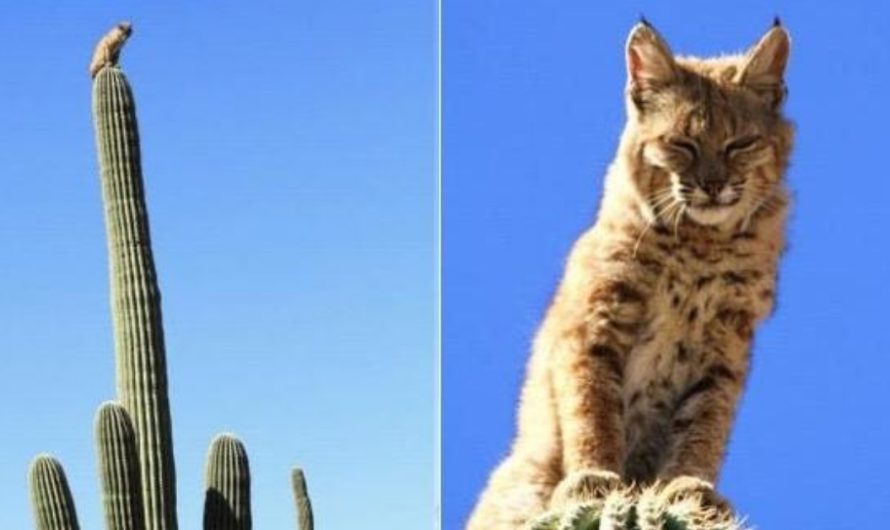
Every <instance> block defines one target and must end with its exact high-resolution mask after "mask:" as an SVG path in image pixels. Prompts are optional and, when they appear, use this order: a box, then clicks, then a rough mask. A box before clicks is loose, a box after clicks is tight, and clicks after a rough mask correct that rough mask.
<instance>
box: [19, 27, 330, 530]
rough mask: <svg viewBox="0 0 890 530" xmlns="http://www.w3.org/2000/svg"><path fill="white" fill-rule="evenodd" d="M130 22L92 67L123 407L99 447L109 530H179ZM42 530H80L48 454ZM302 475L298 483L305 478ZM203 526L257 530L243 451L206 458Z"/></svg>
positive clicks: (36, 477)
mask: <svg viewBox="0 0 890 530" xmlns="http://www.w3.org/2000/svg"><path fill="white" fill-rule="evenodd" d="M131 31H132V26H131V25H130V24H129V23H120V24H118V25H116V26H115V27H114V28H112V30H111V31H110V32H108V33H107V34H106V35H105V37H103V38H102V40H101V41H99V44H98V46H97V48H96V51H95V53H94V55H93V62H92V63H91V65H90V74H91V75H93V79H94V81H93V120H94V125H95V129H96V145H97V147H98V152H99V165H100V173H101V174H100V177H101V181H102V197H103V203H104V206H105V227H106V233H107V239H108V258H109V265H110V267H109V268H110V278H111V306H112V314H113V321H114V346H115V361H116V362H115V364H116V368H117V370H116V379H117V393H118V401H117V402H106V403H104V404H102V406H101V407H100V408H99V410H98V412H97V413H96V422H95V430H96V442H97V448H98V456H99V476H100V479H101V483H102V495H103V497H102V504H103V506H104V509H105V523H106V524H105V525H106V529H107V530H176V528H177V522H176V483H175V469H174V464H173V435H172V432H171V420H170V406H169V403H168V397H167V367H166V353H165V349H164V331H163V327H162V324H161V295H160V292H159V290H158V282H157V277H156V273H155V266H154V258H153V257H152V251H151V238H150V234H149V227H148V214H147V209H146V204H145V191H144V189H143V182H142V167H141V154H140V148H139V129H138V126H137V123H136V108H135V103H134V101H133V93H132V90H131V89H130V85H129V83H128V81H127V78H126V76H125V75H124V74H123V72H121V70H120V69H119V68H118V67H117V58H118V55H119V53H120V49H121V46H122V45H123V43H124V41H126V39H127V38H128V37H129V35H130V32H131ZM28 477H29V484H30V491H31V502H32V506H33V509H34V516H35V520H36V523H37V530H79V528H78V524H77V515H76V512H75V509H74V501H73V500H72V497H71V492H70V490H69V488H68V481H67V479H66V477H65V472H64V470H63V469H62V465H61V464H60V463H59V462H58V461H57V460H56V459H55V458H53V457H52V456H50V455H47V454H43V455H39V456H38V457H36V458H35V459H34V461H33V462H32V464H31V467H30V470H29V475H28ZM298 477H299V480H297V478H298ZM293 480H294V491H295V494H297V493H298V490H299V492H301V493H299V494H297V505H298V510H299V514H300V515H299V517H300V528H301V529H302V530H312V509H311V507H310V506H309V499H308V497H307V496H306V482H305V479H304V478H303V474H302V472H301V471H299V470H296V471H295V472H294V476H293ZM206 482H207V496H206V500H205V514H204V528H205V529H207V530H250V529H251V513H250V468H249V465H248V460H247V452H246V451H245V449H244V444H242V443H241V441H240V440H238V439H237V438H236V437H234V436H233V435H229V434H222V435H220V436H217V437H216V438H215V439H214V441H213V443H212V445H211V447H210V451H209V454H208V460H207V474H206Z"/></svg>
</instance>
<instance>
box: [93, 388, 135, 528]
mask: <svg viewBox="0 0 890 530" xmlns="http://www.w3.org/2000/svg"><path fill="white" fill-rule="evenodd" d="M96 443H97V447H98V453H99V478H100V481H101V483H102V505H103V507H104V509H105V528H106V530H144V529H145V512H144V508H143V506H142V485H141V483H140V481H139V455H138V453H137V451H136V433H135V432H134V430H133V423H132V421H131V420H130V415H129V414H128V413H127V410H126V409H125V408H124V407H123V406H121V405H120V404H118V403H115V402H106V403H103V404H102V406H100V407H99V411H98V412H97V413H96Z"/></svg>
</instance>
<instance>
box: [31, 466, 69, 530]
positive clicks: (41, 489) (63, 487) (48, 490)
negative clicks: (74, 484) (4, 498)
mask: <svg viewBox="0 0 890 530" xmlns="http://www.w3.org/2000/svg"><path fill="white" fill-rule="evenodd" d="M28 482H29V483H30V486H31V505H32V506H33V508H34V519H35V522H36V524H37V530H78V528H79V526H78V525H77V513H76V511H75V510H74V500H73V499H72V498H71V490H70V489H69V488H68V479H67V478H66V477H65V470H64V469H62V464H60V463H59V461H58V460H56V459H55V458H53V457H52V456H50V455H38V456H37V457H36V458H35V459H34V461H33V462H32V463H31V470H30V472H29V473H28Z"/></svg>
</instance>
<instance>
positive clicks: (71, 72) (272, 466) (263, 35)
mask: <svg viewBox="0 0 890 530" xmlns="http://www.w3.org/2000/svg"><path fill="white" fill-rule="evenodd" d="M123 18H130V19H132V20H133V21H134V24H135V33H134V36H133V38H132V39H131V41H130V43H129V44H128V45H127V48H126V50H125V51H124V54H123V59H122V64H123V66H124V68H125V70H126V72H127V74H128V76H129V78H130V81H131V82H132V84H133V87H134V91H135V95H136V98H137V103H138V114H139V119H140V125H141V135H142V140H143V155H144V172H145V177H146V189H147V193H148V200H149V213H150V217H151V223H152V226H151V228H152V235H153V242H154V250H155V258H156V262H157V266H158V272H159V276H160V282H161V290H162V293H163V296H164V298H163V309H164V318H165V325H166V338H167V355H168V357H167V360H168V365H169V376H170V391H171V395H170V399H171V407H172V413H173V420H174V445H175V455H176V466H177V475H178V477H177V478H178V481H177V482H178V497H179V520H180V527H182V528H199V527H200V521H201V506H202V502H203V499H202V475H203V466H204V457H205V452H206V450H207V447H208V445H209V443H210V440H211V439H212V437H213V436H214V434H216V433H217V432H220V431H233V432H235V433H236V434H238V435H239V436H240V437H241V438H242V439H243V440H244V442H245V444H246V446H247V450H248V453H249V456H250V462H251V467H252V472H253V473H252V474H253V514H254V522H255V524H256V527H257V528H292V527H294V524H295V522H294V521H295V515H294V507H293V501H292V497H291V492H290V486H289V470H290V468H291V467H292V466H294V465H301V466H303V467H304V468H305V469H306V474H307V478H308V482H309V488H310V492H311V495H312V498H313V502H314V506H315V513H316V521H318V523H319V525H320V527H321V528H331V529H334V528H347V527H351V526H355V522H356V521H357V520H358V521H363V522H365V523H369V524H372V526H374V527H380V528H402V529H406V530H416V529H418V528H426V527H431V526H432V521H433V517H434V502H433V495H434V484H433V482H434V477H433V440H434V410H435V399H434V389H433V387H434V380H435V379H434V377H435V357H434V349H435V332H436V328H435V319H434V309H435V303H434V296H435V281H434V279H435V270H436V256H435V254H434V253H435V248H436V247H435V240H434V239H435V234H436V229H435V228H436V227H435V222H436V215H435V214H436V212H435V205H436V195H435V191H436V182H435V148H436V134H437V132H436V131H437V129H436V118H437V116H436V90H437V80H436V42H437V40H436V31H437V22H436V6H435V4H434V3H433V2H422V1H421V2H418V1H415V0H393V1H389V2H383V3H376V2H365V1H361V0H333V1H328V2H252V3H250V4H247V3H244V2H189V3H188V5H187V6H184V5H181V4H180V3H176V2H152V3H151V6H150V7H149V6H148V5H147V4H145V3H142V2H110V1H102V2H90V3H89V7H86V4H84V3H79V4H77V5H75V4H74V3H60V2H50V1H46V0H43V1H36V2H27V3H26V2H19V3H16V5H15V6H13V5H9V6H6V7H5V9H4V13H3V17H2V20H0V62H2V64H3V69H2V70H0V94H2V96H3V97H2V99H3V105H0V137H2V141H3V147H2V148H0V168H2V170H0V171H2V174H3V182H4V185H3V193H2V197H0V246H2V247H3V248H4V251H3V252H2V255H0V290H2V292H3V296H2V297H0V322H2V324H0V351H2V352H3V368H2V370H0V418H2V422H3V425H4V429H3V430H2V435H0V436H2V442H0V445H2V447H3V451H0V476H3V480H2V481H0V526H3V527H7V528H29V527H33V523H32V517H31V509H30V507H29V505H28V502H27V488H26V471H27V465H28V462H29V461H30V459H31V457H32V456H33V455H35V454H36V453H38V452H41V451H49V452H52V453H54V454H56V455H57V456H58V457H59V458H60V459H61V460H62V461H63V463H64V464H65V467H66V469H67V472H68V476H69V480H70V482H71V486H72V489H73V492H74V496H75V498H76V501H77V507H78V510H79V516H80V521H81V526H82V527H84V528H98V527H100V526H101V514H100V501H99V493H98V486H97V477H96V469H95V466H96V464H95V451H94V446H93V434H92V429H93V426H92V423H93V415H94V412H95V409H96V407H97V406H98V405H99V403H100V402H102V401H103V400H106V399H110V398H113V397H114V392H115V390H114V364H113V356H112V336H111V328H110V315H109V302H108V280H107V263H106V249H105V239H104V237H105V235H104V226H103V219H102V206H101V202H100V187H99V180H98V172H97V167H96V153H95V149H94V144H93V142H94V139H93V130H92V125H91V117H90V83H89V78H88V75H87V72H86V70H87V65H88V62H89V59H90V56H91V53H92V48H93V45H94V44H95V41H96V40H97V39H98V37H99V36H100V35H101V34H103V33H104V32H105V31H106V30H107V29H108V28H109V27H110V26H111V25H112V24H113V23H115V22H117V21H118V20H120V19H123Z"/></svg>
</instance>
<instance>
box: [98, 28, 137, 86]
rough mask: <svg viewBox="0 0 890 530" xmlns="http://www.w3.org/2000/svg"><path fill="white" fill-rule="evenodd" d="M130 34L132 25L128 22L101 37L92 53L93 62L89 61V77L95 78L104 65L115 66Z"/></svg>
mask: <svg viewBox="0 0 890 530" xmlns="http://www.w3.org/2000/svg"><path fill="white" fill-rule="evenodd" d="M131 33H133V25H132V24H130V23H129V22H121V23H119V24H117V25H116V26H114V27H113V28H111V31H109V32H108V33H106V34H105V36H104V37H102V39H101V40H100V41H99V44H97V45H96V50H95V51H94V52H93V60H92V61H90V77H92V78H95V77H96V74H98V73H99V70H101V69H102V68H103V67H104V66H106V65H112V66H113V65H115V64H117V60H118V58H119V57H120V54H121V48H123V47H124V43H125V42H127V39H128V38H129V37H130V34H131Z"/></svg>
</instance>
